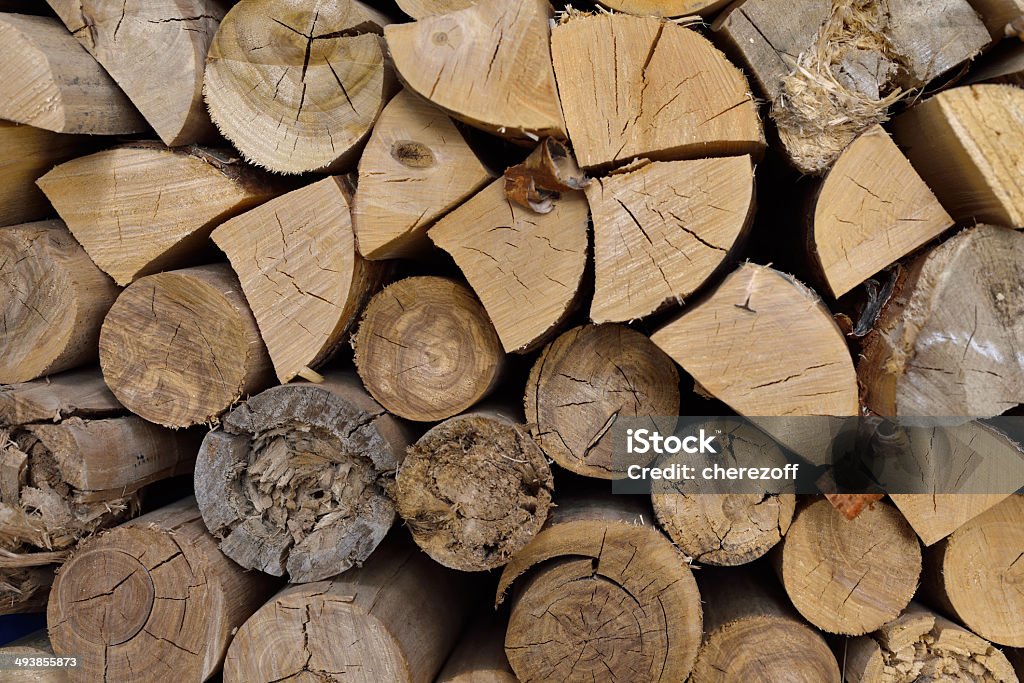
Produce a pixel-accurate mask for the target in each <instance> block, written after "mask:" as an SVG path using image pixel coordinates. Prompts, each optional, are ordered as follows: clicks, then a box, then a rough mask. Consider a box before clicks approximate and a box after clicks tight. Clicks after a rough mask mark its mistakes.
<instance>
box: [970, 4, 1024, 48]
mask: <svg viewBox="0 0 1024 683" xmlns="http://www.w3.org/2000/svg"><path fill="white" fill-rule="evenodd" d="M970 3H971V5H972V6H973V7H974V9H976V10H977V11H978V14H980V15H981V18H982V19H983V20H984V22H985V26H986V27H987V28H988V31H989V33H991V34H992V38H993V39H995V40H1000V39H1001V38H1003V37H1005V36H1006V25H1007V24H1009V23H1010V22H1011V21H1013V20H1014V19H1019V18H1020V17H1021V16H1024V1H1022V0H970Z"/></svg>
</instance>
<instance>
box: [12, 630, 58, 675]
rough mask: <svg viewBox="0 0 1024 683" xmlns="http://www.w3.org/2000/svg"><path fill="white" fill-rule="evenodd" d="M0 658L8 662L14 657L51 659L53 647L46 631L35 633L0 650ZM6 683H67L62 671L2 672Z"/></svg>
mask: <svg viewBox="0 0 1024 683" xmlns="http://www.w3.org/2000/svg"><path fill="white" fill-rule="evenodd" d="M0 657H2V658H3V659H4V661H7V662H9V661H10V660H11V659H12V658H14V657H32V658H35V657H53V647H52V646H51V645H50V638H49V637H48V636H47V635H46V630H45V629H43V630H40V631H36V632H35V633H30V634H28V635H27V636H24V637H22V638H19V639H18V640H15V641H14V642H12V643H8V644H7V645H4V646H3V647H2V648H0ZM4 680H5V681H7V682H8V683H69V681H70V680H71V679H70V678H68V674H67V672H66V671H64V670H62V669H44V668H37V669H28V668H26V669H13V670H7V671H5V672H4Z"/></svg>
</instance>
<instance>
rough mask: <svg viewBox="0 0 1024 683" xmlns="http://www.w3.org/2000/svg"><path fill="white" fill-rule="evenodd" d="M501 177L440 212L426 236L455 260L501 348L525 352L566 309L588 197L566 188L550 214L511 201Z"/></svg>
mask: <svg viewBox="0 0 1024 683" xmlns="http://www.w3.org/2000/svg"><path fill="white" fill-rule="evenodd" d="M504 184H505V181H504V179H503V178H499V179H498V180H495V181H494V182H493V183H491V184H490V185H488V186H487V187H486V188H484V189H483V190H481V191H480V192H479V193H478V194H477V195H476V196H474V197H473V198H472V199H470V200H469V201H467V202H466V203H465V204H463V205H462V206H460V207H459V208H457V209H455V211H453V212H452V213H450V214H448V215H447V216H445V217H444V218H442V219H441V220H440V221H439V222H438V224H437V225H436V226H434V227H433V228H431V229H430V232H429V236H430V239H431V240H433V242H434V244H436V245H437V246H439V247H441V248H442V249H444V250H445V251H447V252H448V253H449V254H451V256H452V258H453V259H455V263H456V264H458V266H459V268H460V269H462V274H463V275H464V276H465V277H466V280H468V281H469V284H470V286H472V287H473V290H474V291H475V292H476V295H477V296H478V297H480V301H481V303H483V305H484V308H485V309H487V315H488V317H489V318H490V319H491V322H492V323H493V324H494V327H495V330H496V331H497V333H498V337H499V338H500V339H501V344H502V346H503V347H504V349H505V351H506V352H509V353H526V352H529V351H531V350H533V349H536V348H537V347H538V346H540V345H541V344H543V343H544V342H545V341H546V340H547V339H548V338H550V337H551V335H552V334H554V333H555V332H557V330H558V326H559V324H560V323H561V322H562V321H563V320H564V319H565V318H566V317H567V316H568V315H569V314H570V313H571V312H572V310H573V307H574V305H575V303H576V300H577V295H578V293H579V288H580V282H581V279H582V277H583V271H584V269H585V268H586V263H587V244H588V238H587V225H588V221H587V201H586V199H585V198H584V196H583V194H582V193H580V192H566V193H564V194H562V195H561V198H560V199H557V200H553V201H552V207H553V208H552V210H551V211H550V212H549V213H543V214H542V213H537V212H535V211H532V210H531V209H527V208H524V207H522V206H519V205H518V204H513V203H512V202H510V201H509V200H508V198H507V197H506V195H505V188H504Z"/></svg>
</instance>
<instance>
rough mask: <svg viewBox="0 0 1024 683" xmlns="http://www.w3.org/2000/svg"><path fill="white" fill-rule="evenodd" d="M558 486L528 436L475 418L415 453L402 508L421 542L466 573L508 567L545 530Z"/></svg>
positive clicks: (426, 440)
mask: <svg viewBox="0 0 1024 683" xmlns="http://www.w3.org/2000/svg"><path fill="white" fill-rule="evenodd" d="M553 488H554V481H553V479H552V477H551V469H550V468H549V467H548V463H547V460H546V459H545V457H544V453H543V452H542V451H541V450H540V448H539V447H538V446H537V444H536V443H535V442H534V441H533V439H532V438H531V437H530V435H529V433H528V432H527V431H526V430H525V429H523V428H521V427H520V426H519V425H516V424H514V423H512V422H510V421H508V420H506V419H504V418H503V417H502V416H500V415H497V414H492V413H484V412H481V413H470V414H466V415H459V416H456V417H453V418H451V419H449V420H446V421H445V422H443V423H441V424H439V425H438V426H436V427H434V428H433V429H431V430H430V431H429V432H427V433H426V434H425V435H424V436H423V437H421V438H420V439H419V440H418V441H417V442H416V443H415V444H414V445H413V446H411V447H410V448H409V451H408V454H407V455H406V458H405V460H404V461H403V462H402V465H401V467H400V468H399V471H398V476H397V480H396V486H395V494H394V495H395V503H396V506H397V509H398V514H399V515H401V516H402V518H403V519H404V520H405V523H406V525H407V526H408V527H409V530H410V531H411V532H412V535H413V539H414V540H415V541H416V543H417V545H419V546H420V547H421V548H423V550H424V551H426V553H427V554H428V555H430V557H432V558H433V559H434V560H435V561H437V562H439V563H440V564H443V565H444V566H446V567H450V568H452V569H459V570H461V571H483V570H487V569H495V568H497V567H500V566H502V565H504V564H506V563H507V562H508V561H509V559H510V558H511V557H512V556H513V555H514V554H515V553H517V552H519V551H520V550H521V549H522V548H523V547H524V546H525V545H526V544H527V543H529V542H530V540H531V539H532V538H533V537H534V536H535V535H536V534H537V532H538V531H540V529H541V527H542V526H543V525H544V521H545V520H546V519H547V515H548V509H549V508H550V507H551V504H552V500H551V495H552V490H553Z"/></svg>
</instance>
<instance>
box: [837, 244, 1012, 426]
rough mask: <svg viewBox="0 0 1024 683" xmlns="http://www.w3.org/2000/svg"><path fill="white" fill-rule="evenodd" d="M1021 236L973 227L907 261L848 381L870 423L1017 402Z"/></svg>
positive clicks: (999, 409) (984, 410)
mask: <svg viewBox="0 0 1024 683" xmlns="http://www.w3.org/2000/svg"><path fill="white" fill-rule="evenodd" d="M1022 259H1024V235H1021V234H1020V233H1019V232H1017V231H1014V230H1008V229H1006V228H999V227H993V226H978V227H976V228H972V229H969V230H965V231H964V232H961V233H960V234H958V235H956V236H955V237H953V238H951V239H949V240H947V241H946V242H944V243H942V244H941V245H939V246H938V247H936V248H934V249H932V250H931V251H929V252H928V253H926V254H924V255H922V256H920V257H918V258H917V259H916V260H915V261H914V262H913V263H911V264H910V265H909V266H908V268H907V270H906V273H905V274H904V276H903V277H902V279H901V280H900V281H899V282H898V283H897V291H896V294H895V296H894V297H893V298H892V299H891V300H890V302H889V304H888V305H887V306H886V308H885V309H883V311H882V314H881V316H880V317H879V320H878V322H877V324H876V326H875V329H874V330H873V331H872V332H871V333H870V335H869V337H868V339H867V340H866V343H865V345H864V350H863V353H862V357H861V360H860V363H859V364H858V368H857V370H858V375H859V377H860V381H861V384H862V385H863V386H864V387H865V390H866V394H865V402H866V404H867V406H868V407H869V408H870V409H871V410H873V411H874V412H876V413H878V414H880V415H892V416H914V415H917V416H969V417H982V418H984V417H992V416H995V415H1000V414H1002V413H1003V412H1005V411H1006V410H1007V409H1009V408H1011V407H1013V406H1015V405H1017V404H1019V403H1022V402H1024V365H1022V362H1021V358H1020V356H1019V355H1018V352H1017V349H1019V348H1022V347H1024V318H1022V317H1021V314H1020V311H1021V307H1022V306H1024V279H1022V275H1021V271H1020V263H1021V261H1022Z"/></svg>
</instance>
